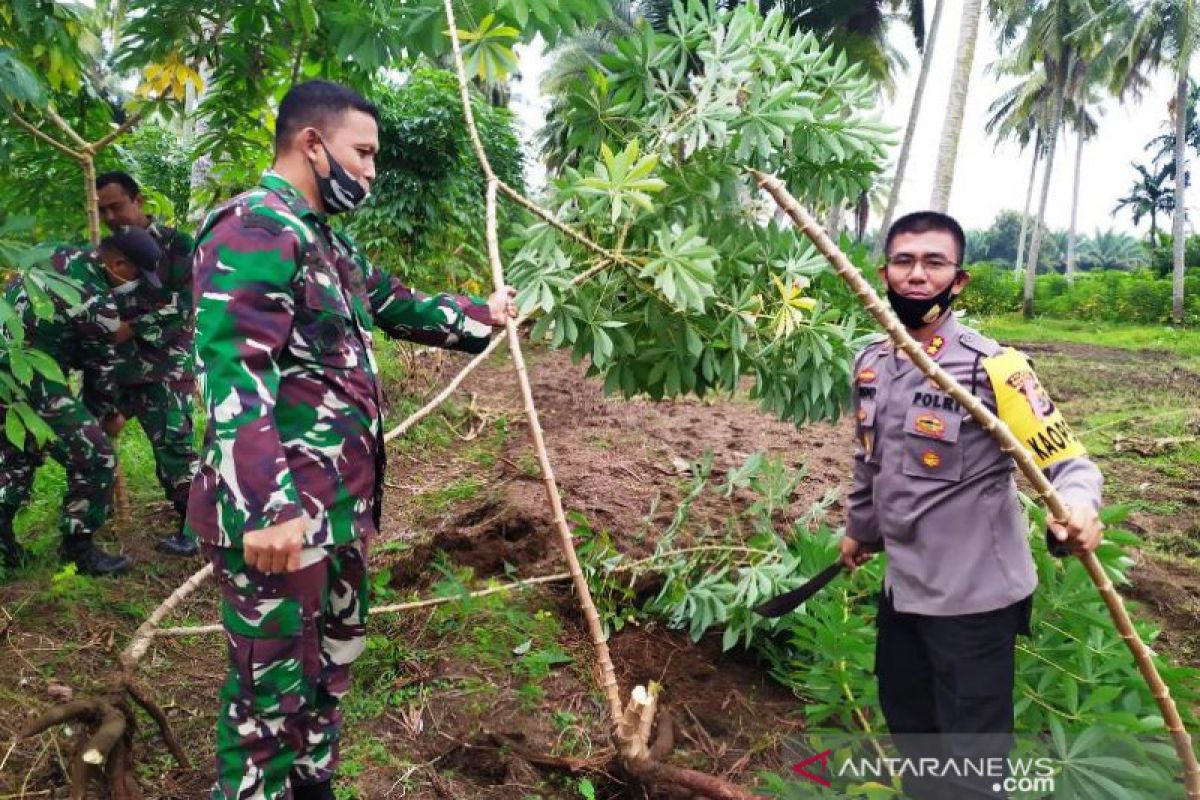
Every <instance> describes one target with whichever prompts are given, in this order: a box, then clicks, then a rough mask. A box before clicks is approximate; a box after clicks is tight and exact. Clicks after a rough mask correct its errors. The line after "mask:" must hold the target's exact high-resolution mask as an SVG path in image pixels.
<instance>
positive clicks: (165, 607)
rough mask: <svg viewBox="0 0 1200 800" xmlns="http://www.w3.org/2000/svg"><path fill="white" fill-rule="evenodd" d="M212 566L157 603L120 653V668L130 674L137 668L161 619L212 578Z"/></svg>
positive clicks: (193, 576)
mask: <svg viewBox="0 0 1200 800" xmlns="http://www.w3.org/2000/svg"><path fill="white" fill-rule="evenodd" d="M212 571H213V568H212V564H205V565H204V566H203V567H201V568H200V569H198V570H196V572H195V573H194V574H193V575H192V577H190V578H188V579H187V580H186V581H184V582H183V584H182V585H181V586H180V587H179V588H177V589H176V590H175V591H173V592H171V596H170V597H168V598H167V599H166V600H164V601H162V602H161V603H159V605H158V608H156V609H154V611H152V612H151V613H150V616H149V617H147V618H146V621H145V622H143V623H142V624H141V625H139V626H138V629H137V630H136V631H134V632H133V639H131V640H130V642H129V645H128V646H127V647H126V648H125V649H124V651H122V652H121V666H122V667H124V668H125V669H126V671H128V672H130V673H132V672H133V670H134V668H135V667H137V663H138V661H140V660H141V658H142V656H143V655H145V653H146V648H148V647H149V646H150V642H151V641H153V639H154V631H155V629H156V628H157V627H158V623H159V622H160V621H162V619H163V617H165V616H167V614H170V613H171V612H172V611H174V610H175V607H176V606H178V605H179V604H180V603H181V602H183V598H185V597H187V596H188V595H189V594H191V593H192V592H193V591H195V589H196V587H198V586H199V585H200V584H202V583H204V581H206V580H208V579H209V578H210V577H211V576H212Z"/></svg>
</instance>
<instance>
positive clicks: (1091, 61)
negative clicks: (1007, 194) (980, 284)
mask: <svg viewBox="0 0 1200 800" xmlns="http://www.w3.org/2000/svg"><path fill="white" fill-rule="evenodd" d="M1093 2H1094V0H1036V2H1024V1H1023V0H995V2H994V4H993V6H992V14H993V17H995V18H996V19H997V20H998V21H1000V23H1001V41H1002V43H1009V42H1012V41H1013V40H1015V39H1017V38H1018V36H1020V37H1021V40H1020V44H1019V46H1018V49H1017V52H1016V53H1015V54H1014V56H1013V62H1014V64H1016V65H1018V66H1019V67H1023V68H1024V69H1025V70H1026V71H1028V72H1032V71H1033V69H1034V66H1033V65H1034V64H1036V63H1038V62H1041V65H1042V68H1043V69H1044V70H1045V72H1046V79H1047V84H1048V86H1049V87H1050V90H1051V92H1052V95H1051V101H1050V102H1051V106H1050V109H1051V110H1050V118H1049V122H1048V124H1047V126H1046V128H1045V136H1044V137H1043V141H1044V142H1045V144H1046V169H1045V174H1044V175H1043V178H1042V193H1041V199H1040V200H1039V203H1038V213H1037V217H1036V219H1035V220H1034V223H1033V236H1032V238H1031V241H1030V244H1029V256H1028V263H1027V266H1026V269H1025V289H1024V301H1023V303H1022V311H1023V313H1024V315H1025V316H1026V317H1027V318H1028V317H1031V316H1033V288H1034V277H1035V274H1036V271H1037V263H1038V250H1039V248H1040V247H1041V244H1042V235H1043V231H1042V229H1043V226H1044V221H1045V219H1046V205H1047V202H1048V200H1049V196H1050V181H1051V177H1052V175H1053V172H1054V155H1055V149H1056V147H1055V146H1056V144H1057V140H1058V134H1059V129H1060V127H1061V125H1062V121H1063V119H1064V111H1065V107H1066V103H1067V98H1068V97H1079V96H1082V95H1083V91H1084V88H1085V87H1087V86H1088V85H1090V84H1092V83H1093V82H1094V81H1095V80H1096V76H1097V75H1107V74H1108V72H1107V70H1108V69H1109V68H1110V65H1111V59H1112V50H1113V48H1114V45H1113V44H1111V43H1112V42H1113V40H1112V39H1110V38H1108V37H1105V36H1104V35H1103V34H1104V22H1105V21H1106V20H1105V18H1104V17H1103V16H1102V15H1101V14H1099V13H1097V11H1096V10H1095V9H1094V8H1093Z"/></svg>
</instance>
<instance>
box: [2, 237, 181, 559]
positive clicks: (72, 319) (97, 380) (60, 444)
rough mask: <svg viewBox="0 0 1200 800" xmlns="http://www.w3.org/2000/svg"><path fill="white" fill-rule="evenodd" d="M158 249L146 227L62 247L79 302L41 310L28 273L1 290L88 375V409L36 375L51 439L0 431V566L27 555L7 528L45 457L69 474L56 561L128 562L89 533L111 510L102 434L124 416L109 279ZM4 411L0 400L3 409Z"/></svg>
mask: <svg viewBox="0 0 1200 800" xmlns="http://www.w3.org/2000/svg"><path fill="white" fill-rule="evenodd" d="M158 256H159V250H158V246H157V244H156V243H155V242H154V240H153V239H151V238H150V237H149V236H147V235H146V234H145V233H143V232H140V231H139V232H138V233H137V235H134V234H130V235H128V236H125V237H114V236H110V237H108V238H106V239H105V240H104V241H102V242H101V243H100V247H99V248H97V249H96V250H94V251H80V250H68V249H63V250H60V251H58V252H57V253H56V254H55V255H54V257H53V258H52V259H51V267H52V269H53V270H54V271H55V272H57V273H58V274H59V275H62V276H65V277H67V278H70V279H72V280H74V281H75V282H76V283H77V284H78V287H79V288H80V290H81V294H82V297H81V299H80V301H79V302H78V303H76V304H71V303H69V302H68V301H67V300H65V299H63V298H61V297H58V296H57V295H55V296H53V306H54V313H53V315H52V316H51V317H50V318H48V319H43V318H40V317H38V316H37V315H36V314H35V313H34V310H33V307H32V304H31V301H30V298H29V295H28V293H27V291H26V289H25V280H27V278H17V279H15V280H14V281H13V282H12V283H11V284H10V285H9V287H8V289H7V291H6V295H5V296H6V298H7V299H8V301H9V302H10V303H11V304H12V305H13V306H14V307H15V308H16V309H17V311H18V313H19V314H20V315H21V320H22V322H23V325H24V329H25V339H26V341H27V342H28V344H29V346H30V347H34V348H36V349H38V350H41V351H42V352H44V353H46V354H48V355H49V356H50V357H51V358H53V359H54V361H55V362H56V363H57V364H58V365H59V366H60V367H61V368H62V371H63V372H64V373H69V372H70V371H71V370H72V369H74V370H81V371H83V372H84V374H85V378H84V382H85V385H86V386H87V388H88V392H89V395H90V397H91V398H92V405H91V408H90V409H89V407H88V406H87V405H85V404H84V402H83V401H82V400H81V399H80V398H79V397H77V396H76V395H75V394H74V393H73V392H72V391H71V389H70V387H69V386H68V385H67V384H66V383H65V382H60V381H56V380H52V379H50V378H48V377H45V376H43V375H41V374H35V376H34V378H33V381H32V384H31V385H30V387H29V390H28V393H27V396H28V402H29V404H30V405H31V406H32V407H33V409H34V411H35V412H37V413H38V414H39V416H41V417H42V419H44V420H45V421H46V423H47V424H48V425H49V426H50V428H51V430H53V432H54V434H55V438H54V439H52V440H51V441H50V442H48V443H47V444H46V445H45V447H38V446H37V445H36V444H35V443H34V442H33V441H32V440H31V437H27V441H26V443H25V446H24V447H23V448H18V447H16V446H15V445H14V444H13V443H12V442H10V441H8V439H7V437H0V551H2V554H3V558H4V564H5V566H6V567H9V568H12V567H16V566H19V565H20V564H21V563H22V562H23V561H24V559H25V552H24V549H23V548H22V547H21V546H20V545H19V544H18V543H17V541H16V538H15V536H14V534H13V527H12V526H13V518H14V517H15V516H16V514H17V512H18V511H19V510H20V508H21V506H23V505H24V504H25V502H26V501H27V500H28V499H29V493H30V489H31V487H32V485H33V477H34V473H35V472H36V471H37V468H38V466H40V465H41V463H42V461H43V460H44V458H45V455H46V454H47V453H49V455H50V456H51V457H52V458H54V460H55V461H58V462H59V463H60V464H62V466H63V468H64V469H65V470H66V473H67V491H66V497H65V498H64V501H63V512H62V522H61V530H62V537H63V538H62V546H61V552H62V557H63V560H65V561H73V562H74V563H75V564H76V567H77V568H78V570H79V571H80V572H81V573H85V574H90V575H109V574H117V573H120V572H123V571H125V570H126V569H128V567H129V565H130V563H131V560H130V559H129V558H128V557H127V556H123V555H110V554H108V553H105V552H103V551H102V550H100V549H98V548H97V547H96V546H95V545H94V544H93V542H92V536H93V534H95V532H96V531H97V530H98V529H99V528H100V527H101V526H102V525H103V524H104V522H105V521H106V520H107V518H108V512H109V509H110V507H111V502H112V486H113V477H114V469H115V467H116V456H115V454H114V452H113V446H112V444H111V442H110V441H109V437H108V435H106V432H112V431H114V430H119V428H120V425H121V424H122V423H123V419H122V417H121V413H120V411H119V410H118V407H117V403H116V386H115V383H114V372H115V369H116V365H117V362H118V358H119V357H118V355H117V347H118V345H117V343H118V342H125V345H121V346H122V347H124V346H126V345H127V344H128V342H127V340H128V339H129V337H130V336H131V335H132V331H130V330H129V328H128V326H124V325H122V324H121V320H120V316H119V314H118V312H117V308H116V305H115V303H114V302H113V297H112V295H111V293H110V286H115V285H117V284H118V283H120V282H122V281H123V280H127V279H128V277H129V276H130V275H132V274H136V272H137V271H138V269H139V266H140V267H141V268H146V267H150V268H152V267H153V264H154V262H155V260H156V259H157V258H158ZM6 412H7V409H4V408H2V407H0V415H3V414H4V413H6Z"/></svg>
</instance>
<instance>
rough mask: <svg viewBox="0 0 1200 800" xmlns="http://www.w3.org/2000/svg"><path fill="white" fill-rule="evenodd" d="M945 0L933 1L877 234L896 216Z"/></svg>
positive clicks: (878, 240)
mask: <svg viewBox="0 0 1200 800" xmlns="http://www.w3.org/2000/svg"><path fill="white" fill-rule="evenodd" d="M944 6H945V2H944V0H935V3H934V6H933V20H932V21H931V22H930V24H929V30H928V32H927V33H926V36H925V52H924V53H922V54H921V72H920V73H919V74H918V76H917V88H916V91H915V92H914V93H913V100H912V106H911V107H910V108H909V111H908V124H907V125H906V126H905V128H904V142H903V143H902V144H901V145H900V156H899V158H898V159H897V161H896V176H895V177H894V178H893V179H892V190H891V191H890V192H888V201H887V210H886V211H885V212H884V213H883V221H882V222H880V224H879V230H880V231H887V229H888V228H889V227H891V224H892V219H893V218H894V217H895V216H896V204H897V202H899V200H900V187H901V186H903V185H904V173H905V170H907V168H908V156H909V152H910V151H911V150H912V142H913V135H914V134H915V133H916V130H917V117H918V116H919V115H920V113H921V103H922V101H923V100H924V98H925V82H926V80H927V79H928V78H929V64H930V62H931V61H933V48H934V43H935V42H936V41H937V32H938V27H939V24H940V23H941V19H942V8H943V7H944ZM883 240H884V237H883V236H877V237H875V247H874V248H873V257H874V259H876V260H878V259H879V257H880V255H882V254H883Z"/></svg>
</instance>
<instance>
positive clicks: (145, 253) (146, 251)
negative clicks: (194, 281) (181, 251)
mask: <svg viewBox="0 0 1200 800" xmlns="http://www.w3.org/2000/svg"><path fill="white" fill-rule="evenodd" d="M100 247H101V248H106V247H111V248H112V249H114V250H117V251H118V252H120V253H121V255H123V256H125V258H127V259H129V262H130V263H131V264H133V265H134V266H135V267H137V270H138V272H139V273H141V276H142V280H144V281H146V283H147V284H149V285H150V286H151V287H152V288H154V289H161V288H162V279H161V278H159V276H158V262H159V259H161V258H162V248H160V247H159V246H158V242H157V241H155V239H154V237H153V236H151V235H150V234H149V233H148V232H147V231H146V230H145V229H144V228H138V227H134V226H132V225H123V226H122V227H120V228H117V229H116V230H115V231H113V232H112V233H111V234H109V235H108V236H105V237H104V238H103V239H102V240H101V241H100Z"/></svg>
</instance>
